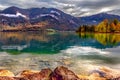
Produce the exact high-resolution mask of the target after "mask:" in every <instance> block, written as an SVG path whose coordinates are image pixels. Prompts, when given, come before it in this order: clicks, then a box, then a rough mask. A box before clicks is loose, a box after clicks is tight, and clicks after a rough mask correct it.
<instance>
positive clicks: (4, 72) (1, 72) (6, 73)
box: [0, 69, 15, 77]
mask: <svg viewBox="0 0 120 80" xmlns="http://www.w3.org/2000/svg"><path fill="white" fill-rule="evenodd" d="M0 76H8V77H14V76H15V75H14V74H13V73H12V72H11V71H9V70H4V69H0Z"/></svg>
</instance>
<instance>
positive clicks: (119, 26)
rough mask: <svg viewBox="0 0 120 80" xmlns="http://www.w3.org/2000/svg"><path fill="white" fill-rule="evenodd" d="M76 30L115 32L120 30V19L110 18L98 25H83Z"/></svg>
mask: <svg viewBox="0 0 120 80" xmlns="http://www.w3.org/2000/svg"><path fill="white" fill-rule="evenodd" d="M76 32H101V33H111V32H112V33H113V32H120V22H119V20H118V19H114V20H108V19H105V20H103V21H102V22H101V23H99V24H98V25H82V26H80V27H79V28H78V30H77V31H76Z"/></svg>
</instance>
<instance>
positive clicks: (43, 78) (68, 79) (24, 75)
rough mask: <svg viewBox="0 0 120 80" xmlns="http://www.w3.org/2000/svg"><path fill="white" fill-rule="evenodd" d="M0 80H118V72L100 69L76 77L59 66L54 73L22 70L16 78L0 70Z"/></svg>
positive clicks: (119, 78) (49, 70)
mask: <svg viewBox="0 0 120 80" xmlns="http://www.w3.org/2000/svg"><path fill="white" fill-rule="evenodd" d="M0 80H120V72H119V71H116V70H113V69H109V68H105V67H102V68H100V69H99V70H93V71H92V72H91V73H90V74H89V75H76V74H75V73H74V72H73V71H71V70H69V69H68V68H66V67H63V66H59V67H57V68H56V69H55V70H54V71H52V70H51V69H49V68H47V69H42V70H41V71H32V70H24V71H22V72H21V73H19V75H17V76H15V75H14V74H13V73H12V72H10V71H8V70H0Z"/></svg>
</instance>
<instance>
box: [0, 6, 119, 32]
mask: <svg viewBox="0 0 120 80" xmlns="http://www.w3.org/2000/svg"><path fill="white" fill-rule="evenodd" d="M115 18H117V19H118V20H120V16H118V15H113V14H110V13H99V14H95V15H91V16H85V17H74V16H71V15H69V14H66V13H64V12H62V11H61V10H58V9H55V8H45V7H42V8H29V9H22V8H18V7H15V6H12V7H8V8H6V9H4V10H1V11H0V26H2V27H4V28H5V30H8V29H10V30H12V29H14V30H18V28H19V29H21V30H22V29H23V28H24V30H28V29H29V30H33V29H34V30H37V29H38V28H39V29H45V30H46V29H54V30H63V31H65V30H67V31H69V30H70V31H71V30H76V29H77V28H78V27H79V26H80V25H84V24H88V25H95V24H98V23H100V22H101V21H103V20H104V19H108V20H112V19H115ZM6 26H7V27H6Z"/></svg>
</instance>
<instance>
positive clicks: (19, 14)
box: [0, 12, 27, 18]
mask: <svg viewBox="0 0 120 80" xmlns="http://www.w3.org/2000/svg"><path fill="white" fill-rule="evenodd" d="M0 16H6V17H13V18H16V17H20V16H21V17H23V18H27V16H25V15H23V14H21V13H19V12H17V13H16V14H0Z"/></svg>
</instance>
